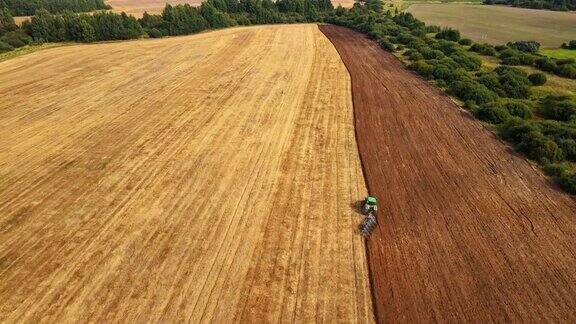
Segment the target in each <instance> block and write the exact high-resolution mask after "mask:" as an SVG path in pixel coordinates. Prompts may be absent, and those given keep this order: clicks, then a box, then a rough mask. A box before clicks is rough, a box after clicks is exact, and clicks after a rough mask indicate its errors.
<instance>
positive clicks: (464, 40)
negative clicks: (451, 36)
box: [458, 38, 472, 46]
mask: <svg viewBox="0 0 576 324" xmlns="http://www.w3.org/2000/svg"><path fill="white" fill-rule="evenodd" d="M458 44H460V45H463V46H470V45H472V40H471V39H470V38H462V39H460V40H459V41H458Z"/></svg>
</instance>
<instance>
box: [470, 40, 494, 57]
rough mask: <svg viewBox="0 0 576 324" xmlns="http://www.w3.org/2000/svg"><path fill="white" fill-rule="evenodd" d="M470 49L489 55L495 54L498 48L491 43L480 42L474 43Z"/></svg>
mask: <svg viewBox="0 0 576 324" xmlns="http://www.w3.org/2000/svg"><path fill="white" fill-rule="evenodd" d="M470 50H471V51H472V52H476V53H479V54H482V55H487V56H495V55H496V50H495V49H494V46H492V45H490V44H486V43H484V44H480V43H474V45H472V47H470Z"/></svg>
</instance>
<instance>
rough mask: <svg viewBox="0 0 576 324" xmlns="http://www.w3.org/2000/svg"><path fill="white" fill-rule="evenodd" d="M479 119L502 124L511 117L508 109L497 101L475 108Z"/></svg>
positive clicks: (475, 113)
mask: <svg viewBox="0 0 576 324" xmlns="http://www.w3.org/2000/svg"><path fill="white" fill-rule="evenodd" d="M474 115H475V116H476V117H478V119H480V120H482V121H485V122H489V123H492V124H501V123H503V122H505V121H506V120H508V119H509V118H510V113H509V112H508V110H506V109H505V108H503V107H502V105H499V104H497V103H495V102H494V103H488V104H485V105H482V106H480V108H477V109H475V110H474Z"/></svg>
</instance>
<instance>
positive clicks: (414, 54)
mask: <svg viewBox="0 0 576 324" xmlns="http://www.w3.org/2000/svg"><path fill="white" fill-rule="evenodd" d="M404 55H406V56H408V58H409V59H410V60H412V61H418V60H423V59H424V56H422V54H420V52H418V51H417V50H413V49H411V50H408V51H406V53H404Z"/></svg>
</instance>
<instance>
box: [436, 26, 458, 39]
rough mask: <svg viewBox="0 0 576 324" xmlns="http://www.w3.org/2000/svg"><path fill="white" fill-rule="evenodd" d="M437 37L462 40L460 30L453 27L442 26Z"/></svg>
mask: <svg viewBox="0 0 576 324" xmlns="http://www.w3.org/2000/svg"><path fill="white" fill-rule="evenodd" d="M436 38H437V39H445V40H449V41H452V42H457V41H459V40H460V32H459V31H458V30H456V29H453V28H442V30H440V32H438V33H437V34H436Z"/></svg>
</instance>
